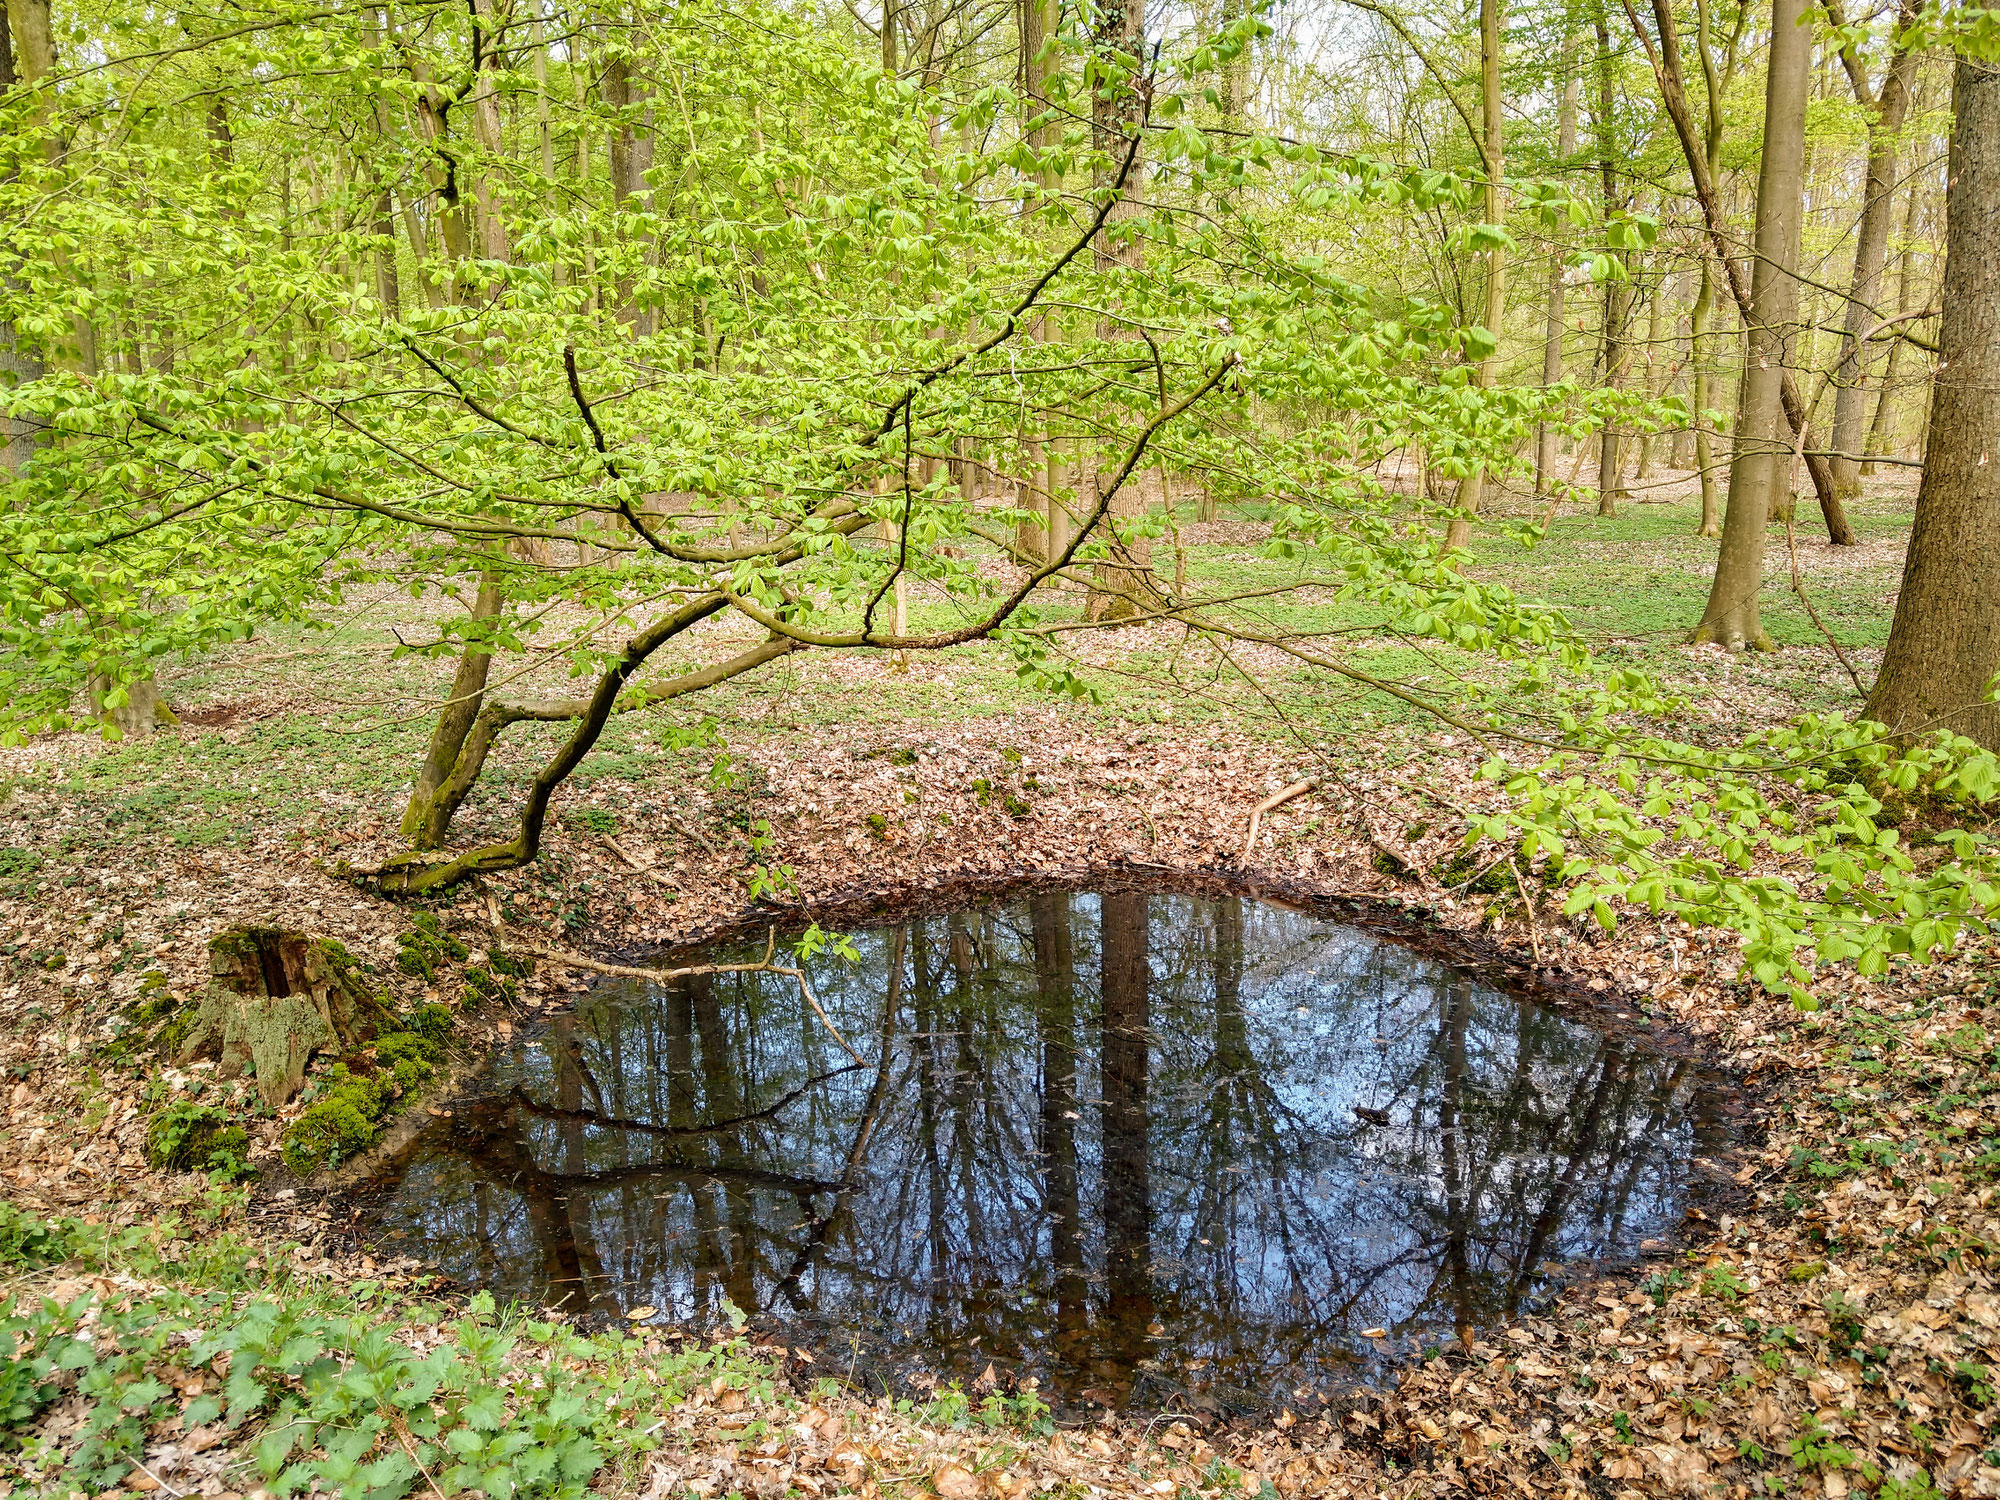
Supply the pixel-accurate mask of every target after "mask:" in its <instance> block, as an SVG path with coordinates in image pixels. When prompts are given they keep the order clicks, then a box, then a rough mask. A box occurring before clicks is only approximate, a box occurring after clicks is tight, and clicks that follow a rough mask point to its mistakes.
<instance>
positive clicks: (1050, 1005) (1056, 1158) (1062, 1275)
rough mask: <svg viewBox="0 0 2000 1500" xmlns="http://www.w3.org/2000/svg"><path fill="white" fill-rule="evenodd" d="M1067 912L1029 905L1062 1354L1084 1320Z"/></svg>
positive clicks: (1045, 899)
mask: <svg viewBox="0 0 2000 1500" xmlns="http://www.w3.org/2000/svg"><path fill="white" fill-rule="evenodd" d="M1069 907H1070V898H1069V897H1068V896H1066V895H1053V896H1031V897H1029V898H1028V909H1029V913H1030V919H1031V922H1032V924H1033V937H1034V947H1035V980H1036V987H1037V989H1038V991H1039V995H1040V1002H1041V1003H1040V1005H1039V1006H1038V1007H1037V1018H1036V1019H1037V1029H1038V1030H1039V1031H1040V1033H1041V1039H1042V1118H1041V1146H1042V1219H1043V1221H1044V1222H1045V1223H1046V1224H1047V1225H1048V1234H1049V1259H1050V1260H1051V1261H1052V1262H1053V1263H1054V1264H1055V1268H1056V1277H1055V1281H1056V1338H1057V1340H1058V1344H1059V1347H1063V1348H1064V1352H1065V1353H1067V1352H1068V1350H1067V1347H1066V1346H1067V1345H1068V1344H1069V1343H1071V1342H1073V1341H1074V1340H1075V1338H1076V1336H1077V1335H1078V1334H1079V1333H1080V1332H1082V1331H1083V1329H1084V1327H1085V1325H1086V1323H1087V1321H1088V1318H1089V1312H1090V1303H1089V1296H1090V1288H1089V1283H1088V1281H1087V1280H1086V1267H1085V1264H1084V1254H1083V1248H1084V1247H1083V1205H1082V1198H1081V1195H1080V1193H1079V1191H1078V1175H1077V1149H1076V1123H1075V1122H1076V1119H1077V1116H1078V1110H1077V1086H1076V1053H1077V1036H1076V962H1075V956H1074V952H1073V944H1072V942H1071V937H1070V910H1069Z"/></svg>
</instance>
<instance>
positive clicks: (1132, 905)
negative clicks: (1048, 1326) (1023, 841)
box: [1100, 894, 1154, 1372]
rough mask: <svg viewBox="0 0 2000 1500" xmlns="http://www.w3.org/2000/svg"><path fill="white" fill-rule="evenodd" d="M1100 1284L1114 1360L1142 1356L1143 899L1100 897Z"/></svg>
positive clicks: (1145, 1285) (1146, 1252) (1145, 1225)
mask: <svg viewBox="0 0 2000 1500" xmlns="http://www.w3.org/2000/svg"><path fill="white" fill-rule="evenodd" d="M1101 911H1102V913H1103V933H1102V941H1101V945H1100V954H1101V961H1102V966H1103V967H1102V976H1101V988H1100V994H1101V995H1102V997H1103V1012H1102V1015H1103V1025H1102V1032H1103V1046H1102V1053H1101V1057H1102V1064H1101V1068H1102V1083H1101V1086H1102V1088H1103V1093H1104V1106H1103V1109H1104V1113H1103V1130H1104V1156H1103V1170H1102V1180H1103V1192H1104V1205H1103V1212H1104V1281H1105V1289H1106V1291H1107V1292H1108V1294H1109V1296H1108V1298H1107V1301H1108V1303H1109V1306H1108V1307H1107V1309H1106V1311H1107V1314H1108V1322H1109V1325H1110V1326H1109V1328H1108V1330H1107V1333H1108V1334H1109V1342H1110V1343H1111V1346H1112V1348H1111V1351H1110V1353H1111V1358H1112V1360H1113V1362H1114V1363H1115V1364H1117V1365H1119V1366H1120V1367H1121V1372H1122V1370H1124V1369H1129V1368H1130V1367H1131V1366H1132V1365H1133V1364H1135V1363H1136V1362H1137V1361H1138V1360H1139V1359H1140V1358H1142V1357H1143V1356H1144V1355H1145V1352H1146V1349H1147V1347H1148V1345H1149V1335H1148V1333H1147V1331H1146V1330H1147V1328H1148V1327H1149V1326H1150V1325H1151V1323H1152V1321H1153V1313H1154V1306H1153V1237H1152V1225H1153V1219H1152V1196H1153V1194H1152V1129H1151V1125H1152V1120H1151V1107H1150V1093H1151V1090H1150V1087H1149V1084H1150V1078H1151V1059H1152V1014H1151V1006H1150V997H1149V995H1148V993H1147V983H1148V978H1149V969H1150V954H1149V951H1148V942H1147V937H1148V934H1147V923H1146V898H1145V896H1143V895H1132V894H1116V895H1107V896H1104V897H1102V898H1101Z"/></svg>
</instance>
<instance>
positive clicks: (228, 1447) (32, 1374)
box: [0, 1188, 1047, 1500]
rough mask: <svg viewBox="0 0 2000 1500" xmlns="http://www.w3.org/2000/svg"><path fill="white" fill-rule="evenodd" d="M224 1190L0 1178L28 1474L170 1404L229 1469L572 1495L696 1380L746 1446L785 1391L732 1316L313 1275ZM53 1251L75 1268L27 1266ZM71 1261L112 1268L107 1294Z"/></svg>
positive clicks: (996, 1423)
mask: <svg viewBox="0 0 2000 1500" xmlns="http://www.w3.org/2000/svg"><path fill="white" fill-rule="evenodd" d="M235 1202H236V1200H235V1199H234V1196H233V1194H231V1193H230V1192H229V1191H228V1190H225V1189H213V1188H212V1189H210V1190H209V1191H208V1192H207V1194H206V1195H205V1197H204V1199H203V1200H202V1202H201V1203H199V1204H198V1205H196V1206H195V1208H194V1210H193V1212H191V1213H190V1214H188V1215H185V1216H183V1215H180V1214H169V1215H167V1216H165V1217H164V1218H162V1219H161V1220H160V1221H159V1222H158V1223H157V1224H154V1225H151V1226H148V1227H144V1228H132V1229H118V1228H112V1227H108V1226H91V1225H87V1224H85V1223H82V1222H80V1221H78V1220H75V1219H65V1220H60V1221H53V1222H51V1221H43V1220H40V1219H36V1218H33V1217H31V1216H29V1215H26V1214H23V1213H22V1212H20V1211H19V1210H18V1209H16V1208H15V1207H14V1206H13V1205H11V1204H8V1203H6V1202H4V1201H0V1275H4V1276H5V1277H6V1279H7V1281H8V1282H11V1283H12V1284H11V1286H9V1287H8V1288H7V1290H8V1295H7V1296H6V1297H5V1300H0V1469H6V1470H11V1471H13V1472H14V1473H15V1474H16V1475H18V1477H19V1478H20V1479H21V1480H25V1481H26V1483H27V1485H28V1486H30V1487H32V1488H33V1489H35V1490H39V1491H41V1492H43V1493H54V1494H69V1493H74V1492H77V1491H82V1492H85V1493H102V1492H104V1491H106V1490H110V1489H112V1488H113V1487H114V1486H117V1485H118V1484H120V1483H121V1482H122V1481H124V1480H126V1479H128V1478H129V1477H131V1476H133V1475H135V1474H137V1473H138V1472H139V1470H138V1465H139V1463H140V1462H141V1461H143V1458H144V1452H145V1447H146V1445H147V1443H148V1441H149V1433H151V1432H153V1431H156V1430H157V1429H158V1427H159V1424H161V1423H163V1422H168V1421H173V1420H177V1421H178V1424H179V1430H180V1431H181V1432H186V1433H193V1432H195V1431H197V1430H201V1431H203V1432H204V1433H205V1434H206V1435H208V1436H210V1437H213V1438H215V1439H217V1440H218V1441H216V1442H214V1443H213V1444H211V1445H210V1446H211V1447H212V1448H213V1449H214V1450H215V1451H218V1452H222V1453H224V1454H226V1455H227V1460H226V1466H225V1468H224V1470H223V1475H222V1477H223V1479H224V1481H225V1483H227V1484H228V1486H229V1487H230V1488H232V1489H234V1490H237V1491H239V1492H247V1491H249V1490H252V1489H257V1488H261V1489H263V1490H264V1491H266V1492H267V1493H269V1494H270V1495H272V1496H274V1497H280V1500H282V1497H286V1496H291V1495H303V1494H311V1493H315V1492H317V1493H319V1494H322V1495H333V1494H340V1495H343V1496H347V1497H353V1500H363V1497H365V1500H402V1497H404V1496H407V1495H412V1494H418V1493H423V1494H433V1495H434V1494H448V1495H469V1494H479V1495H485V1496H487V1497H489V1500H542V1497H549V1500H580V1497H582V1496H583V1495H584V1494H585V1493H586V1492H588V1491H590V1490H592V1489H595V1490H597V1491H599V1492H602V1493H617V1492H619V1491H620V1490H621V1489H623V1488H624V1487H625V1486H626V1485H627V1484H628V1483H629V1481H631V1480H632V1479H633V1478H635V1477H636V1476H637V1475H638V1473H639V1471H640V1469H641V1468H642V1466H643V1464H644V1462H645V1459H646V1456H647V1455H648V1454H649V1453H652V1452H655V1451H657V1450H659V1449H661V1448H663V1447H666V1446H668V1445H670V1444H672V1443H675V1442H676V1441H679V1439H678V1438H677V1436H676V1434H674V1433H672V1432H670V1431H666V1430H665V1429H667V1427H668V1426H669V1421H668V1418H669V1414H670V1413H671V1412H672V1411H673V1410H674V1408H675V1407H676V1406H677V1405H679V1404H680V1403H681V1402H682V1401H683V1400H685V1399H686V1398H688V1397H689V1396H692V1395H693V1394H695V1393H696V1391H697V1390H699V1391H702V1392H704V1393H705V1394H707V1395H708V1396H709V1397H711V1398H714V1397H718V1396H720V1395H721V1394H722V1393H723V1392H725V1391H731V1390H733V1391H736V1392H738V1393H739V1396H740V1399H741V1402H742V1404H743V1406H744V1407H746V1408H747V1416H748V1418H749V1420H748V1423H747V1425H743V1426H740V1427H736V1428H735V1429H734V1430H733V1431H732V1434H731V1435H732V1437H734V1438H735V1439H737V1440H738V1441H741V1442H742V1443H744V1444H745V1445H747V1446H755V1445H756V1444H758V1443H761V1442H762V1441H763V1440H764V1438H765V1437H766V1436H767V1434H769V1433H771V1432H773V1431H774V1430H777V1429H780V1428H782V1427H783V1426H785V1425H786V1424H787V1423H788V1422H789V1421H791V1420H793V1418H792V1416H791V1415H790V1413H792V1412H794V1411H795V1410H796V1409H798V1408H799V1407H800V1406H801V1404H802V1402H801V1400H800V1398H799V1397H798V1396H796V1395H795V1394H794V1393H793V1392H792V1390H791V1389H790V1388H789V1387H788V1386H785V1385H783V1384H780V1383H779V1382H778V1380H777V1379H776V1372H775V1371H774V1370H773V1368H772V1367H771V1366H770V1365H769V1364H768V1363H767V1362H766V1359H765V1357H764V1356H763V1355H762V1354H761V1352H760V1351H759V1350H757V1349H756V1348H755V1347H754V1346H753V1345H752V1344H751V1343H750V1342H749V1340H747V1339H746V1338H744V1337H743V1336H742V1335H741V1334H740V1333H730V1334H724V1335H721V1336H718V1337H716V1338H714V1339H712V1340H711V1341H709V1342H706V1343H704V1342H698V1341H693V1340H674V1341H667V1340H661V1339H659V1338H657V1337H656V1336H655V1334H656V1331H654V1330H647V1329H644V1328H635V1329H629V1330H628V1329H614V1330H611V1331H608V1332H604V1333H600V1334H585V1333H580V1332H578V1331H576V1330H574V1329H571V1328H569V1327H566V1326H564V1325H563V1324H562V1323H560V1322H554V1321H545V1320H542V1319H539V1318H537V1317H535V1316H534V1315H533V1314H532V1312H531V1311H529V1310H525V1309H521V1308H518V1307H506V1308H500V1307H496V1305H495V1303H494V1301H493V1299H492V1297H491V1296H489V1295H488V1294H486V1293H479V1294H477V1295H475V1296H473V1297H472V1298H470V1299H469V1300H468V1301H466V1302H465V1303H464V1304H463V1305H461V1306H458V1307H455V1308H454V1307H447V1306H445V1305H442V1304H441V1303H440V1302H439V1301H438V1300H437V1299H436V1298H434V1297H432V1296H428V1295H426V1293H425V1290H424V1288H423V1287H422V1286H421V1285H419V1286H416V1287H414V1288H398V1287H392V1286H390V1285H388V1284H387V1283H385V1282H380V1281H362V1282H351V1283H335V1282H332V1281H328V1280H322V1279H321V1278H318V1277H315V1276H311V1275H309V1274H302V1273H299V1272H296V1271H293V1270H291V1269H289V1266H290V1261H291V1257H290V1256H289V1255H288V1254H286V1253H284V1252H283V1249H282V1247H281V1248H280V1249H279V1250H277V1251H274V1250H273V1249H272V1248H271V1247H269V1246H263V1247H260V1246H258V1245H256V1244H255V1243H253V1242H251V1241H248V1240H245V1239H242V1238H240V1237H238V1236H237V1235H235V1234H234V1233H231V1232H230V1231H229V1230H228V1229H227V1228H226V1227H224V1224H223V1222H222V1221H226V1220H227V1219H228V1218H229V1217H231V1216H232V1215H233V1214H234V1212H235ZM57 1263H63V1264H62V1266H61V1269H62V1271H63V1272H64V1273H66V1274H67V1273H71V1272H76V1273H83V1274H80V1275H77V1276H76V1277H74V1278H72V1279H69V1280H66V1281H65V1280H59V1279H52V1278H50V1277H49V1276H48V1275H46V1274H38V1273H46V1271H47V1270H48V1268H50V1267H51V1266H53V1265H55V1264H57ZM91 1273H95V1274H97V1275H104V1276H116V1277H119V1278H120V1281H119V1283H118V1285H117V1287H116V1288H113V1289H112V1290H110V1291H109V1292H108V1293H107V1291H106V1290H104V1288H106V1287H107V1286H109V1285H110V1284H109V1283H108V1282H99V1281H93V1280H87V1279H85V1277H86V1276H87V1275H89V1274H91ZM124 1278H130V1280H126V1279H124ZM135 1282H136V1283H137V1287H138V1289H136V1290H134V1289H132V1288H133V1284H134V1283H135ZM59 1286H60V1287H62V1288H63V1291H62V1294H61V1295H57V1294H56V1288H57V1287H59ZM72 1287H81V1289H80V1290H75V1291H71V1290H69V1289H70V1288H72ZM833 1389H834V1387H833V1386H832V1383H831V1382H828V1383H826V1389H823V1390H821V1391H820V1392H819V1393H818V1394H819V1395H820V1396H821V1398H822V1399H825V1397H826V1396H828V1395H829V1394H831V1392H832V1390H833ZM898 1411H899V1413H900V1414H902V1415H904V1416H906V1417H908V1418H910V1419H911V1420H913V1421H915V1422H918V1423H922V1424H924V1425H928V1426H931V1427H938V1426H946V1427H967V1428H970V1427H983V1428H987V1429H994V1428H1000V1427H1012V1428H1022V1429H1033V1430H1035V1431H1038V1432H1045V1431H1046V1430H1047V1427H1046V1418H1047V1408H1046V1407H1045V1406H1043V1405H1042V1404H1041V1403H1040V1402H1039V1401H1038V1400H1037V1399H1036V1398H1035V1397H1034V1396H1033V1394H1032V1393H1027V1394H1024V1395H1020V1396H1016V1397H1012V1398H1002V1397H998V1396H994V1397H988V1398H986V1399H985V1400H984V1401H983V1402H981V1403H978V1404H975V1403H974V1402H973V1401H972V1399H971V1398H970V1397H968V1396H967V1395H966V1394H965V1393H964V1392H962V1391H959V1390H956V1389H952V1390H946V1391H940V1392H938V1393H937V1395H936V1397H935V1398H934V1399H933V1400H932V1401H931V1402H930V1403H928V1404H926V1405H924V1406H922V1407H917V1406H915V1405H914V1404H913V1403H909V1402H900V1403H898ZM58 1413H60V1415H61V1419H60V1420H50V1419H51V1418H53V1417H56V1416H57V1414H58Z"/></svg>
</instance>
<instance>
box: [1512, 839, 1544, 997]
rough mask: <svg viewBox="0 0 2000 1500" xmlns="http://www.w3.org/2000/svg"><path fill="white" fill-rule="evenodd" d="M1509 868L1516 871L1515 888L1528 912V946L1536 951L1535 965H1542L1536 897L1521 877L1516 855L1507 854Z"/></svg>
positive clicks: (1540, 932) (1540, 930)
mask: <svg viewBox="0 0 2000 1500" xmlns="http://www.w3.org/2000/svg"><path fill="white" fill-rule="evenodd" d="M1507 868H1508V869H1510V870H1512V871H1513V872H1514V889H1516V890H1517V891H1519V892H1520V893H1521V904H1522V906H1524V907H1526V908H1527V912H1528V946H1529V948H1531V949H1532V950H1533V951H1534V955H1535V967H1536V968H1538V969H1539V968H1540V967H1541V966H1542V929H1541V924H1540V923H1539V922H1537V921H1536V920H1535V898H1534V897H1533V896H1532V895H1531V894H1529V891H1528V882H1527V881H1525V880H1523V879H1522V878H1521V867H1520V866H1519V865H1517V864H1515V863H1514V856H1513V854H1512V853H1511V852H1510V853H1509V854H1508V855H1507Z"/></svg>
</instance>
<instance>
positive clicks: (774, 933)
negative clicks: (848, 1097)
mask: <svg viewBox="0 0 2000 1500" xmlns="http://www.w3.org/2000/svg"><path fill="white" fill-rule="evenodd" d="M521 951H522V952H524V953H532V954H533V955H534V956H535V957H536V958H545V959H547V960H548V961H549V962H550V963H554V964H561V965H562V966H563V967H565V968H570V969H587V970H589V971H590V972H591V973H593V974H611V975H615V976H616V977H618V978H620V979H645V980H651V981H653V982H655V983H657V982H659V981H661V980H665V979H687V978H691V977H692V976H694V975H696V974H781V975H783V976H784V977H785V978H787V979H790V980H792V981H793V982H795V983H796V984H797V985H798V987H799V994H800V995H801V996H802V997H804V999H805V1002H806V1004H807V1005H809V1006H811V1007H812V1013H813V1014H814V1015H816V1016H818V1017H819V1020H820V1024H821V1025H822V1026H824V1027H825V1028H826V1029H827V1034H828V1035H829V1036H831V1037H832V1038H833V1039H834V1040H835V1041H836V1042H838V1043H840V1046H841V1050H842V1051H844V1052H845V1053H846V1054H847V1055H848V1056H849V1057H851V1058H853V1059H854V1060H855V1061H856V1062H858V1063H866V1062H867V1059H866V1058H865V1057H863V1056H862V1055H861V1054H860V1053H859V1052H856V1051H855V1050H854V1048H853V1047H852V1046H850V1045H849V1044H848V1040H847V1038H846V1037H844V1036H842V1035H841V1034H840V1028H839V1027H837V1026H835V1025H834V1024H833V1020H832V1018H831V1017H829V1016H828V1015H827V1013H826V1012H825V1011H824V1010H822V1009H821V1008H820V1003H819V999H818V997H817V996H815V995H814V994H813V992H812V986H811V985H810V984H808V983H806V976H805V971H804V970H802V969H793V968H788V967H786V966H785V965H784V964H781V963H778V962H777V961H776V960H777V952H778V929H777V928H775V927H773V928H771V929H770V931H769V933H768V934H767V937H766V942H765V945H764V957H763V959H762V961H761V962H758V963H754V964H688V965H686V966H685V967H683V968H679V969H642V968H638V967H636V966H635V965H632V964H607V963H602V962H600V961H599V960H597V959H594V958H585V957H583V955H582V954H579V953H565V952H563V951H562V950H561V949H560V948H542V947H526V948H523V949H522V950H521Z"/></svg>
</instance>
